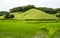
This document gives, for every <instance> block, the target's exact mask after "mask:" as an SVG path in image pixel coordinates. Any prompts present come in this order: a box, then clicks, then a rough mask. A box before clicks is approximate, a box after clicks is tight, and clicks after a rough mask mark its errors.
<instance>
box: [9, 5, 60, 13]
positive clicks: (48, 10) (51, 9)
mask: <svg viewBox="0 0 60 38" xmlns="http://www.w3.org/2000/svg"><path fill="white" fill-rule="evenodd" d="M32 8H35V9H38V10H41V11H44V12H46V13H49V14H56V13H57V12H58V11H60V8H56V9H53V8H47V7H35V6H34V5H27V6H20V7H15V8H12V9H10V10H9V11H10V12H11V13H13V12H25V11H27V10H29V9H32Z"/></svg>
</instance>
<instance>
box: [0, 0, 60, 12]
mask: <svg viewBox="0 0 60 38" xmlns="http://www.w3.org/2000/svg"><path fill="white" fill-rule="evenodd" d="M59 3H60V0H0V11H4V10H6V11H8V10H9V9H10V8H13V7H17V6H23V5H28V4H33V5H35V6H37V7H40V6H41V7H52V8H60V5H59Z"/></svg>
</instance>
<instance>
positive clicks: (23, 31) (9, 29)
mask: <svg viewBox="0 0 60 38" xmlns="http://www.w3.org/2000/svg"><path fill="white" fill-rule="evenodd" d="M35 22H38V21H34V22H33V23H28V21H20V20H0V38H39V37H40V36H41V37H42V38H43V37H46V38H51V37H52V36H53V35H54V33H55V30H57V29H60V22H59V23H57V22H56V23H54V22H53V23H49V22H48V23H46V22H43V23H35ZM46 29H47V30H46ZM46 34H47V35H46Z"/></svg>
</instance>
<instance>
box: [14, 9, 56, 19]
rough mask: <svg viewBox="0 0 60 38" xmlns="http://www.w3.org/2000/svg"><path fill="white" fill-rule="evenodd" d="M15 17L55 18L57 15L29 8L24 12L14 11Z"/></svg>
mask: <svg viewBox="0 0 60 38" xmlns="http://www.w3.org/2000/svg"><path fill="white" fill-rule="evenodd" d="M14 15H15V19H56V18H57V17H55V16H53V15H51V14H47V13H45V12H43V11H40V10H37V9H30V10H28V11H26V12H24V13H21V14H20V13H17V12H16V13H14Z"/></svg>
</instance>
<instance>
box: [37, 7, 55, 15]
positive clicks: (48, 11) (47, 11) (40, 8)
mask: <svg viewBox="0 0 60 38" xmlns="http://www.w3.org/2000/svg"><path fill="white" fill-rule="evenodd" d="M36 9H38V10H41V11H44V12H46V13H49V14H55V13H56V10H55V9H53V8H46V7H38V8H36Z"/></svg>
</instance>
